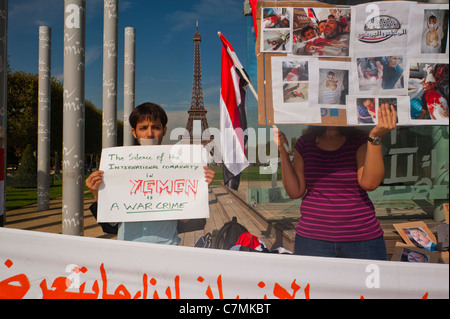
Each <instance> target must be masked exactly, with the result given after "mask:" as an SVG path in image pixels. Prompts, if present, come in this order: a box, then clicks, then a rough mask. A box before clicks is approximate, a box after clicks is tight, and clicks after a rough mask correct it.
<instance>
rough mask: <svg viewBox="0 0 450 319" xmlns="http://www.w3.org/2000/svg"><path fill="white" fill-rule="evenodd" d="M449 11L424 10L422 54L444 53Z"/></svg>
mask: <svg viewBox="0 0 450 319" xmlns="http://www.w3.org/2000/svg"><path fill="white" fill-rule="evenodd" d="M448 12H449V10H438V9H436V10H434V9H425V10H424V21H423V30H422V41H421V52H422V53H445V51H446V49H447V39H448Z"/></svg>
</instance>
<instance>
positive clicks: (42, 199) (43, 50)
mask: <svg viewBox="0 0 450 319" xmlns="http://www.w3.org/2000/svg"><path fill="white" fill-rule="evenodd" d="M51 37H52V36H51V29H50V28H49V27H46V26H41V27H39V80H38V81H39V83H38V86H39V91H38V92H39V93H38V158H37V162H38V163H37V164H38V165H37V168H38V175H37V188H38V189H37V208H38V211H42V210H47V209H49V206H50V127H51V121H50V119H51V116H50V114H51V91H52V88H51V43H52V42H51Z"/></svg>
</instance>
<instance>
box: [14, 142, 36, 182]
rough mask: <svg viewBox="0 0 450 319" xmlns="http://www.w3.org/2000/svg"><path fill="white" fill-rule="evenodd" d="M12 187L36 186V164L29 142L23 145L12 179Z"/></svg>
mask: <svg viewBox="0 0 450 319" xmlns="http://www.w3.org/2000/svg"><path fill="white" fill-rule="evenodd" d="M13 187H16V188H36V187H37V165H36V157H35V156H34V154H33V149H32V147H31V144H28V145H27V146H26V147H25V150H24V152H23V155H22V158H21V159H20V165H19V169H18V170H17V174H16V176H15V177H14V180H13Z"/></svg>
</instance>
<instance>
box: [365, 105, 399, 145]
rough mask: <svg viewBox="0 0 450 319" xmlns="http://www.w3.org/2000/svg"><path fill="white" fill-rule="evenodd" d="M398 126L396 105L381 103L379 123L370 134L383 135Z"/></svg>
mask: <svg viewBox="0 0 450 319" xmlns="http://www.w3.org/2000/svg"><path fill="white" fill-rule="evenodd" d="M396 127H397V111H396V110H395V108H394V106H393V105H391V106H390V107H389V104H381V106H380V107H379V108H378V124H377V125H376V126H375V127H374V128H373V129H372V131H371V132H370V134H369V136H371V137H382V136H383V135H385V134H387V133H389V132H390V131H392V130H393V129H395V128H396Z"/></svg>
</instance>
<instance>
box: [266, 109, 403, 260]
mask: <svg viewBox="0 0 450 319" xmlns="http://www.w3.org/2000/svg"><path fill="white" fill-rule="evenodd" d="M377 116H378V124H377V125H376V126H375V127H374V128H373V129H372V131H371V132H370V134H369V136H367V134H366V133H364V132H362V131H359V130H356V129H354V128H347V127H342V128H341V127H320V126H317V127H310V128H309V129H308V131H307V132H306V134H304V135H303V136H302V137H300V138H299V139H298V140H297V143H296V144H295V147H294V148H295V154H294V160H293V161H292V162H291V161H290V158H289V154H288V153H287V151H286V150H285V149H284V147H283V146H282V145H283V144H284V143H287V139H286V137H285V136H284V134H283V133H281V132H280V131H278V130H277V129H274V136H275V141H276V142H277V144H278V149H279V151H280V157H281V168H282V180H283V185H284V187H285V189H286V192H287V194H288V195H289V196H290V197H291V198H293V199H296V198H300V197H302V204H301V208H300V215H301V217H300V220H299V223H298V226H297V228H296V239H295V249H294V251H295V254H297V255H308V256H322V257H346V258H360V259H379V260H383V259H386V246H385V242H384V238H383V230H382V229H381V227H380V224H379V222H378V220H377V218H376V217H375V209H374V206H373V204H372V202H371V200H370V199H369V196H368V194H367V191H373V190H375V189H376V188H377V187H378V186H379V185H380V184H381V182H382V181H383V179H384V164H383V156H382V152H381V137H382V136H384V135H385V134H387V133H389V132H390V131H392V130H393V129H394V128H395V127H396V118H397V114H396V111H395V108H394V107H393V106H389V105H387V104H383V105H381V107H380V108H379V110H378V115H377Z"/></svg>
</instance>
